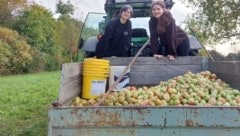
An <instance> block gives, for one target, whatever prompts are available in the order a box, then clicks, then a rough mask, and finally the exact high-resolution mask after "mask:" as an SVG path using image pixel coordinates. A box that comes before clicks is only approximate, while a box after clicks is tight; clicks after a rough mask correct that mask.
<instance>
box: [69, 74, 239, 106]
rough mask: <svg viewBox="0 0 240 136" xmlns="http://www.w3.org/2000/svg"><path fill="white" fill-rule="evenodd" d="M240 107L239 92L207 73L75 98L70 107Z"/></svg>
mask: <svg viewBox="0 0 240 136" xmlns="http://www.w3.org/2000/svg"><path fill="white" fill-rule="evenodd" d="M96 104H98V105H100V106H190V105H193V106H240V91H239V90H237V89H233V88H231V87H230V86H229V84H227V83H225V82H224V81H222V80H221V79H218V78H217V76H216V74H214V73H211V72H210V71H202V72H200V73H196V74H194V73H191V72H187V73H185V74H184V75H179V76H176V77H174V78H172V79H169V80H168V81H164V82H160V84H159V85H157V86H151V87H147V86H143V87H138V88H136V87H135V86H129V87H127V88H124V89H123V90H122V91H114V92H111V93H109V94H108V95H107V96H106V94H102V95H100V96H99V97H97V98H96V99H89V100H86V99H82V98H80V97H76V98H75V99H74V100H73V102H72V104H71V106H93V105H96Z"/></svg>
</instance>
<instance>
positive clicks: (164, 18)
mask: <svg viewBox="0 0 240 136" xmlns="http://www.w3.org/2000/svg"><path fill="white" fill-rule="evenodd" d="M155 5H158V6H160V7H161V8H163V14H162V15H161V16H160V18H157V20H158V23H157V33H159V34H163V33H164V32H165V31H166V27H167V26H168V25H169V24H170V23H171V20H170V18H169V15H167V14H170V17H172V15H171V13H170V12H169V11H168V10H167V9H166V5H165V2H164V1H162V0H156V1H153V3H152V5H151V8H152V9H153V6H155Z"/></svg>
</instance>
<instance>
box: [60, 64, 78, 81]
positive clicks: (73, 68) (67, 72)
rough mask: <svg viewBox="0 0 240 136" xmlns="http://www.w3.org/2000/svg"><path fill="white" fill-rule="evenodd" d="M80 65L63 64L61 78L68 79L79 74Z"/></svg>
mask: <svg viewBox="0 0 240 136" xmlns="http://www.w3.org/2000/svg"><path fill="white" fill-rule="evenodd" d="M81 69H82V64H81V63H65V64H63V65H62V78H68V77H72V76H76V75H79V74H81Z"/></svg>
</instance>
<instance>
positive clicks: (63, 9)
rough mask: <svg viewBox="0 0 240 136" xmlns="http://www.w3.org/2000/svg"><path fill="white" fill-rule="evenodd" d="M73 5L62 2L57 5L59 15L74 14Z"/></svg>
mask: <svg viewBox="0 0 240 136" xmlns="http://www.w3.org/2000/svg"><path fill="white" fill-rule="evenodd" d="M73 11H74V10H73V5H72V4H71V3H70V1H68V2H67V3H63V2H62V1H61V0H59V1H58V3H57V13H60V14H62V15H69V14H73Z"/></svg>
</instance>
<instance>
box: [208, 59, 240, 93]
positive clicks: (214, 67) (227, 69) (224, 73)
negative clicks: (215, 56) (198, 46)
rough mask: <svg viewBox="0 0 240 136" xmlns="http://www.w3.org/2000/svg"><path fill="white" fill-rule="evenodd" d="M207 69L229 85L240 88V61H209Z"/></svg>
mask: <svg viewBox="0 0 240 136" xmlns="http://www.w3.org/2000/svg"><path fill="white" fill-rule="evenodd" d="M209 70H210V71H211V72H213V73H215V74H217V76H218V78H220V79H222V80H223V81H225V82H227V83H228V84H230V86H231V87H233V88H236V89H240V84H239V83H240V72H239V70H240V61H230V62H226V61H222V62H220V61H218V62H209Z"/></svg>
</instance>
